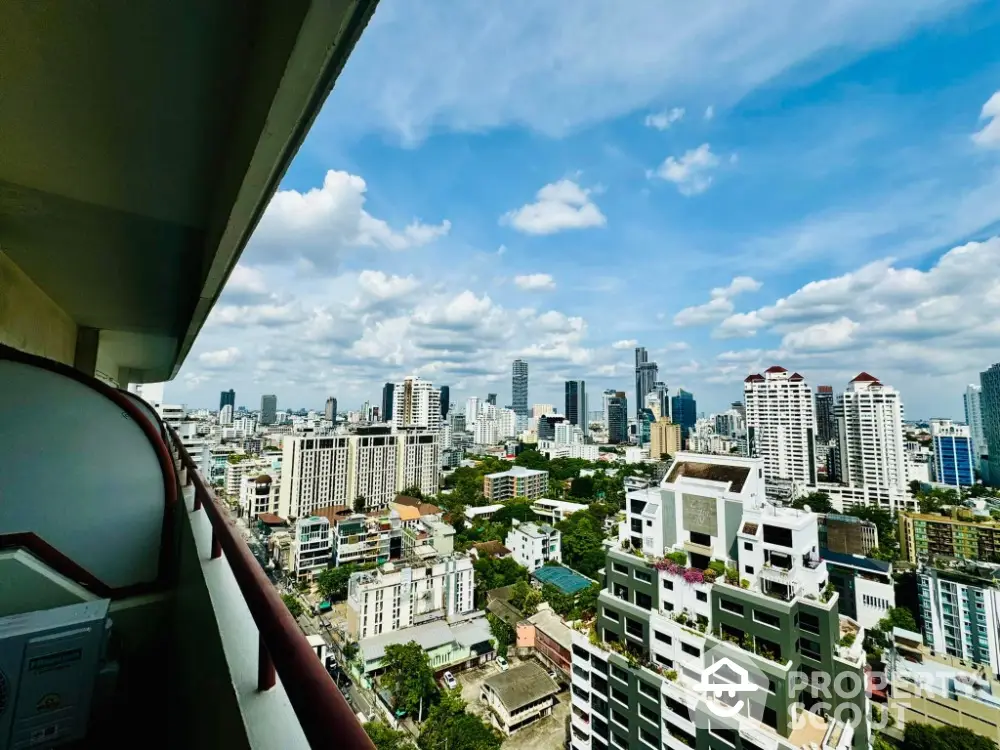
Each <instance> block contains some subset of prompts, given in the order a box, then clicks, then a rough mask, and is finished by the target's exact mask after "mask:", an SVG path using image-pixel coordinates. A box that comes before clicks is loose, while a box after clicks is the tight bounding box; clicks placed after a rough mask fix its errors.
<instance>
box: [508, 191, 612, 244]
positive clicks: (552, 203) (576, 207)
mask: <svg viewBox="0 0 1000 750" xmlns="http://www.w3.org/2000/svg"><path fill="white" fill-rule="evenodd" d="M592 192H593V191H592V190H586V189H584V188H581V187H580V186H579V185H578V184H576V183H575V182H573V181H572V180H560V181H559V182H553V183H550V184H548V185H546V186H545V187H543V188H542V189H541V190H539V191H538V193H537V194H536V195H535V197H536V198H537V199H538V200H537V201H536V202H535V203H528V204H526V205H524V206H521V207H520V208H518V209H515V210H513V211H508V212H507V213H506V214H504V215H503V216H502V217H501V218H500V223H501V224H510V225H511V226H512V227H514V229H517V230H518V231H520V232H524V233H526V234H554V233H555V232H561V231H563V230H566V229H586V228H589V227H603V226H604V225H605V224H606V223H607V219H606V218H605V216H604V214H602V213H601V210H600V209H599V208H598V207H597V205H596V204H595V203H594V202H593V201H592V200H591V199H590V195H591V193H592Z"/></svg>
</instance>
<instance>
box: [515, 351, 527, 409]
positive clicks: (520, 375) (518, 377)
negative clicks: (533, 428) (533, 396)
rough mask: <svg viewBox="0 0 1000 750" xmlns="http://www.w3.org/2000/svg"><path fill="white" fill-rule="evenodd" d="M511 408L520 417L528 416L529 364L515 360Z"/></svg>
mask: <svg viewBox="0 0 1000 750" xmlns="http://www.w3.org/2000/svg"><path fill="white" fill-rule="evenodd" d="M511 375H512V377H511V408H512V409H513V410H514V413H515V414H517V416H519V417H525V418H526V417H527V416H528V363H527V362H525V361H524V360H521V359H515V360H514V364H513V366H512V367H511Z"/></svg>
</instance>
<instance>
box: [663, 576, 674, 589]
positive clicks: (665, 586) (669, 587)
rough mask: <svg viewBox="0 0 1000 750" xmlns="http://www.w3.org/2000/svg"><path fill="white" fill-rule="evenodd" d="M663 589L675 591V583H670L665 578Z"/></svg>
mask: <svg viewBox="0 0 1000 750" xmlns="http://www.w3.org/2000/svg"><path fill="white" fill-rule="evenodd" d="M663 588H665V589H666V590H667V591H673V590H674V583H673V581H668V580H667V579H666V578H664V579H663Z"/></svg>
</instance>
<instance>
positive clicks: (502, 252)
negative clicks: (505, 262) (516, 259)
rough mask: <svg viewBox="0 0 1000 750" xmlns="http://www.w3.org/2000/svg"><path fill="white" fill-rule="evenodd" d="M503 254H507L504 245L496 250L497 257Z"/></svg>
mask: <svg viewBox="0 0 1000 750" xmlns="http://www.w3.org/2000/svg"><path fill="white" fill-rule="evenodd" d="M505 252H507V246H506V245H501V246H500V247H498V248H497V255H503V254H504V253H505Z"/></svg>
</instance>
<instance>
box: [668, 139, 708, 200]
mask: <svg viewBox="0 0 1000 750" xmlns="http://www.w3.org/2000/svg"><path fill="white" fill-rule="evenodd" d="M718 166H719V157H718V156H716V155H715V154H713V153H712V147H711V146H710V145H709V144H707V143H703V144H701V145H700V146H698V148H694V149H691V150H690V151H686V152H685V153H684V155H683V156H681V157H680V158H679V159H675V158H674V157H673V156H668V157H667V158H666V160H665V161H664V162H663V164H661V165H660V166H659V167H658V168H657V170H656V172H655V173H654V174H655V175H656V176H657V177H660V178H661V179H664V180H666V181H667V182H672V183H674V184H675V185H676V186H677V190H678V191H679V192H680V193H681V194H682V195H688V196H691V195H698V194H699V193H704V192H705V191H706V190H708V188H709V187H710V186H711V184H712V174H711V173H712V172H713V171H714V170H715V168H716V167H718Z"/></svg>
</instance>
